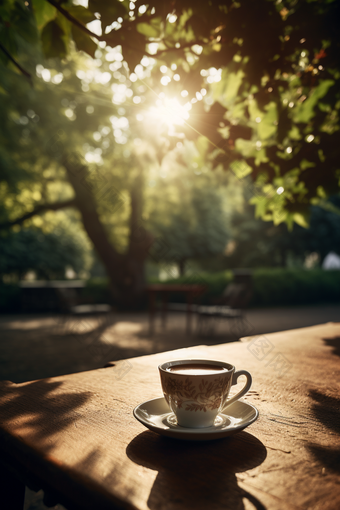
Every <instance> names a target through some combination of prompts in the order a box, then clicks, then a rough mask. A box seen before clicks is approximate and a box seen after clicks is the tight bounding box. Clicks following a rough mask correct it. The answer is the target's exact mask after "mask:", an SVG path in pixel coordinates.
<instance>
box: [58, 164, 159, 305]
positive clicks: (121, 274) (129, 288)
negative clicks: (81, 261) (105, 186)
mask: <svg viewBox="0 0 340 510" xmlns="http://www.w3.org/2000/svg"><path fill="white" fill-rule="evenodd" d="M65 159H66V161H63V164H64V167H65V168H66V171H67V175H68V179H69V181H70V183H71V184H72V187H73V189H74V192H75V196H76V206H77V208H78V209H79V211H80V214H81V216H82V221H83V225H84V228H85V230H86V232H87V234H88V236H89V238H90V239H91V241H92V243H93V245H94V247H95V249H96V251H97V253H98V255H99V257H100V259H101V261H102V263H103V265H104V267H105V269H106V272H107V275H108V277H109V280H110V289H111V293H112V295H113V298H114V300H115V302H116V304H117V305H118V306H120V307H123V308H134V307H138V306H141V305H142V304H143V302H144V301H145V290H146V289H145V278H144V263H145V259H146V257H147V254H148V250H149V248H150V246H151V244H152V239H151V237H150V235H149V234H148V232H147V231H146V230H145V229H144V228H143V227H138V221H139V219H140V218H141V216H140V213H141V203H140V200H138V188H137V182H136V186H135V188H134V189H133V190H132V192H131V220H130V228H131V230H130V232H131V233H130V243H129V249H128V251H127V253H126V254H120V253H118V252H117V250H116V249H115V248H114V246H113V245H112V244H111V243H110V241H109V238H108V235H107V232H106V231H105V228H104V226H103V225H102V223H101V221H100V218H99V216H98V213H97V208H96V200H100V198H101V195H102V194H103V193H101V191H100V190H99V189H96V188H95V187H92V185H91V184H90V183H89V182H88V179H87V177H88V171H87V168H86V167H85V166H84V165H82V164H81V163H79V162H78V161H76V160H73V159H72V158H70V157H68V158H65ZM112 193H115V195H116V191H115V190H114V189H113V190H112ZM105 194H106V193H105Z"/></svg>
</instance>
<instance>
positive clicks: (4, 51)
mask: <svg viewBox="0 0 340 510" xmlns="http://www.w3.org/2000/svg"><path fill="white" fill-rule="evenodd" d="M0 50H1V51H2V53H4V54H5V55H6V57H7V58H8V59H9V60H10V61H11V62H12V64H14V65H15V67H16V68H17V69H19V71H20V72H21V73H22V74H23V75H24V76H26V78H28V79H29V80H31V75H30V73H29V72H28V71H26V70H25V69H24V68H23V67H21V65H20V64H19V63H18V62H17V61H16V60H15V58H14V57H12V55H11V54H10V53H9V52H8V51H7V50H6V48H5V47H4V46H3V45H2V44H1V43H0Z"/></svg>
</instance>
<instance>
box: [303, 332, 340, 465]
mask: <svg viewBox="0 0 340 510" xmlns="http://www.w3.org/2000/svg"><path fill="white" fill-rule="evenodd" d="M339 340H340V339H338V341H339ZM309 394H310V396H311V397H312V399H313V400H314V403H313V406H312V412H313V415H314V416H315V418H316V419H317V420H318V421H319V422H320V423H322V424H323V425H324V426H325V427H326V428H327V429H328V430H330V431H332V432H333V433H334V432H335V433H336V434H338V435H340V398H336V397H331V396H329V395H325V394H323V393H321V392H320V391H317V390H311V391H310V392H309ZM330 439H331V436H330ZM308 448H309V450H310V451H311V452H312V453H313V455H314V456H315V457H316V458H317V459H318V460H319V462H320V463H321V464H323V466H325V467H327V468H328V469H330V470H331V471H335V472H337V473H340V449H339V448H331V447H324V446H320V445H319V444H313V443H310V444H309V445H308Z"/></svg>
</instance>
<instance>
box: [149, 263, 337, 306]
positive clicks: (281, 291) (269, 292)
mask: <svg viewBox="0 0 340 510" xmlns="http://www.w3.org/2000/svg"><path fill="white" fill-rule="evenodd" d="M252 274H253V298H252V300H251V303H250V306H253V307H256V306H282V305H285V306H286V305H287V306H290V305H304V304H311V303H331V302H339V303H340V271H323V270H322V269H315V270H304V269H283V268H278V269H275V268H270V269H269V268H268V269H254V270H253V272H252ZM231 280H232V272H231V271H223V272H218V273H199V274H196V275H192V276H188V277H184V278H177V279H174V280H168V281H166V282H160V283H169V284H171V283H173V284H175V283H202V284H206V285H207V287H208V291H207V293H206V294H205V295H204V299H202V303H208V302H211V300H213V299H214V298H216V297H219V296H221V295H222V293H223V290H224V289H225V287H226V286H227V284H228V283H229V282H230V281H231ZM153 283H156V282H155V281H153ZM171 301H176V302H181V301H182V302H183V296H176V295H175V294H173V295H172V297H171Z"/></svg>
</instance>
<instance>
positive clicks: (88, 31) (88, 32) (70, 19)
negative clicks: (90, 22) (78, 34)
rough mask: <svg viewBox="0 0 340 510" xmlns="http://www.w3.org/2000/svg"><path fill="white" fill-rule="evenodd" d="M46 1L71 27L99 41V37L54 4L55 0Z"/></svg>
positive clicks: (58, 5) (56, 3)
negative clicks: (73, 26)
mask: <svg viewBox="0 0 340 510" xmlns="http://www.w3.org/2000/svg"><path fill="white" fill-rule="evenodd" d="M46 1H47V2H48V3H49V4H51V5H53V7H55V8H56V9H57V11H59V12H60V14H62V15H63V16H64V17H65V18H66V19H68V20H69V21H70V22H71V23H73V25H75V26H76V27H78V28H80V30H82V31H83V32H85V33H86V34H87V35H89V36H91V37H94V38H95V39H97V40H98V41H100V40H101V37H100V36H99V35H97V34H95V33H94V32H91V30H89V29H88V28H86V26H85V25H83V24H82V23H81V22H80V21H78V20H77V18H75V17H74V16H72V14H70V13H69V12H68V11H67V10H66V9H64V8H63V7H62V6H61V5H60V4H59V3H58V2H56V1H55V0H46Z"/></svg>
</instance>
